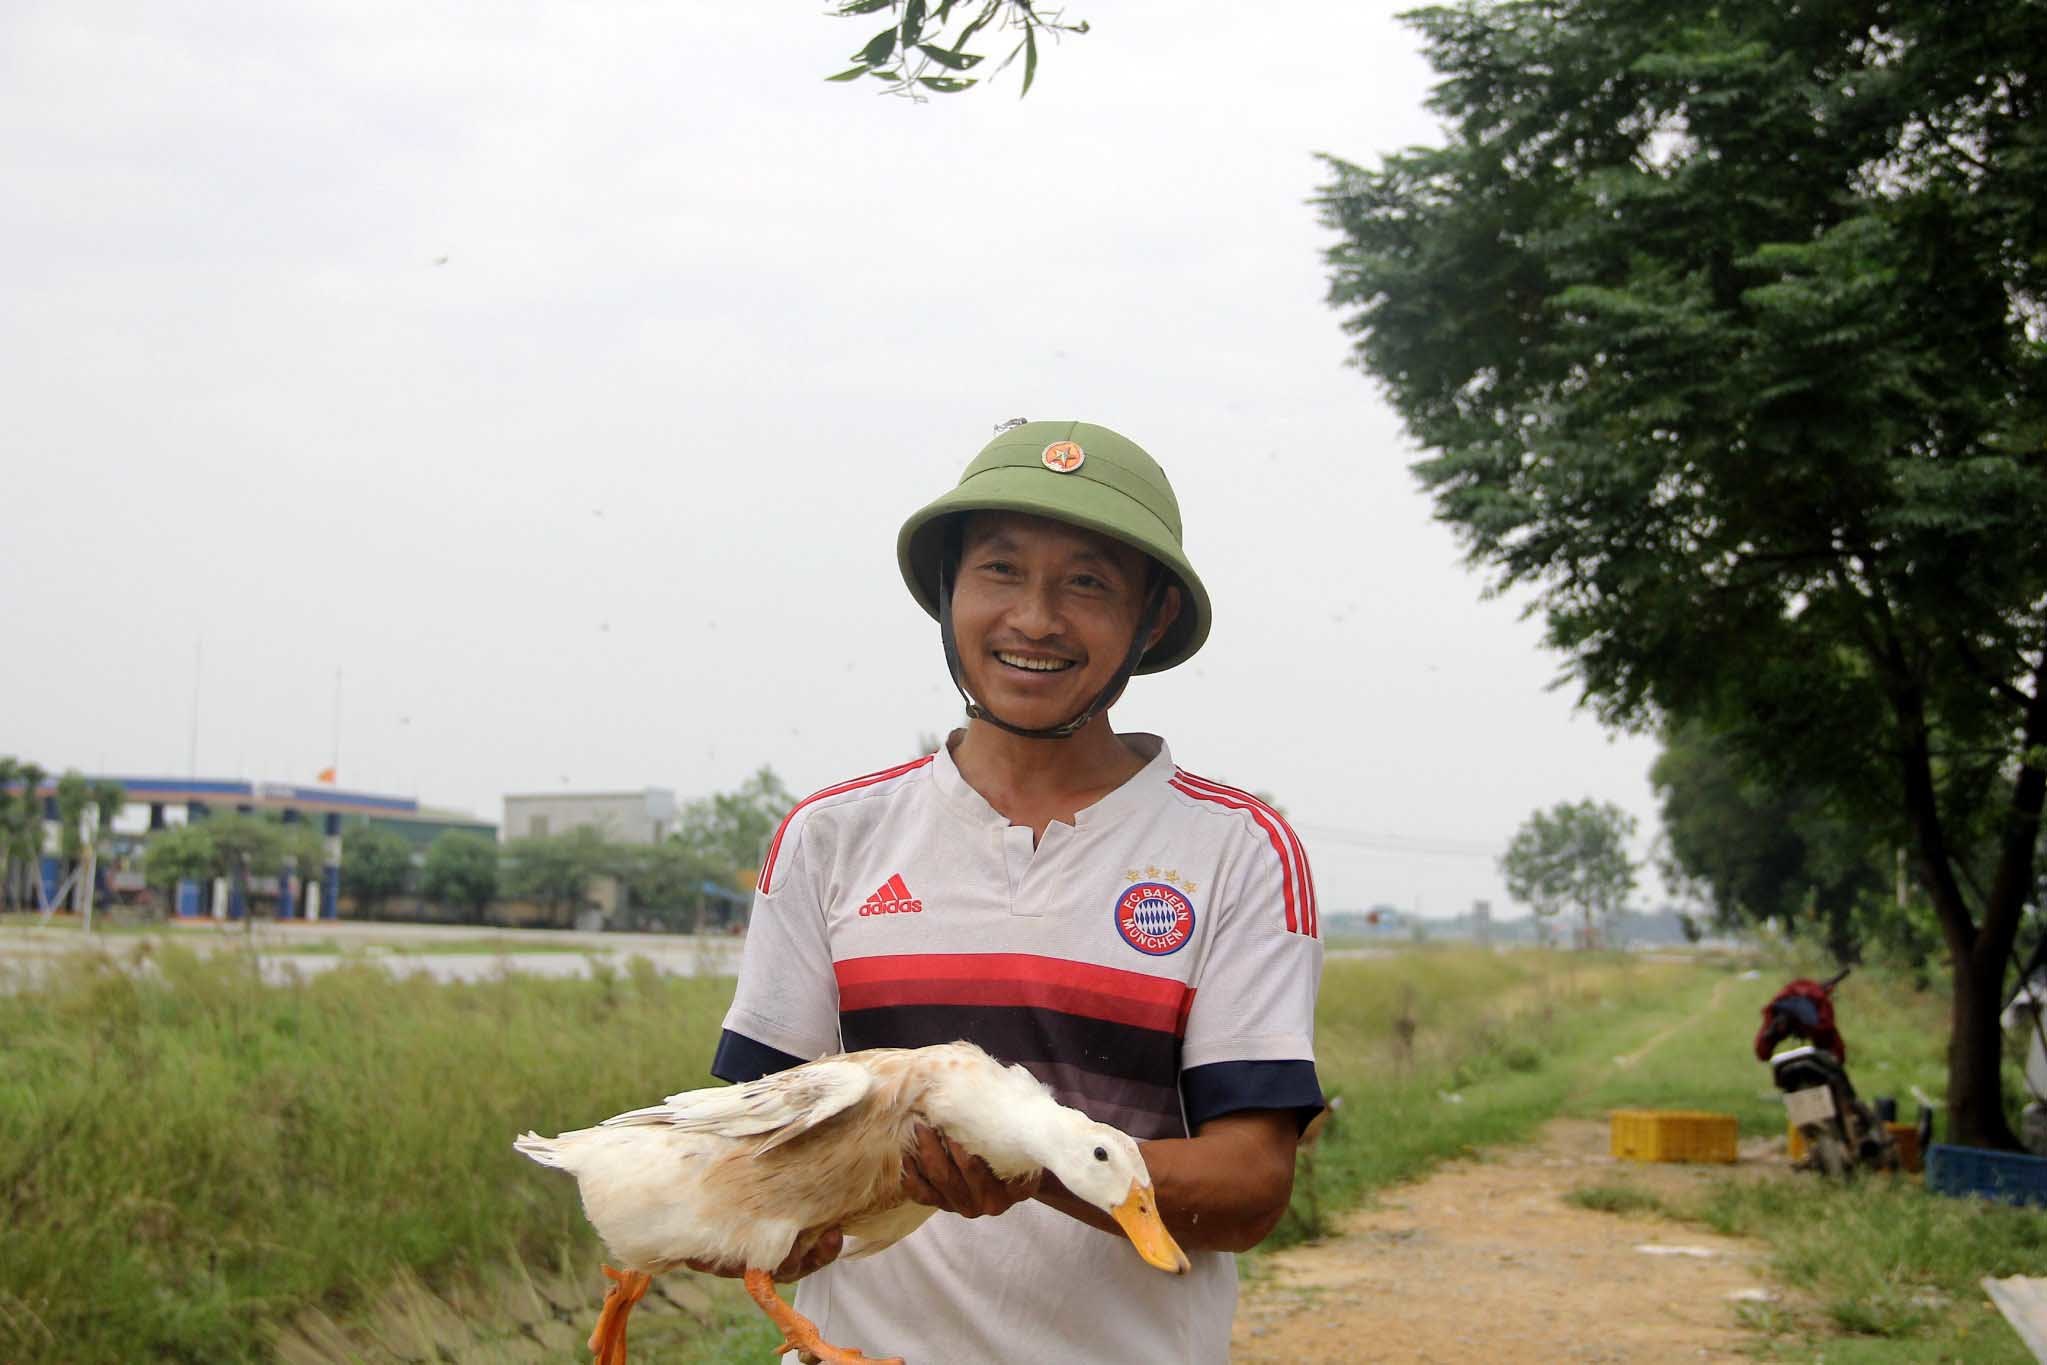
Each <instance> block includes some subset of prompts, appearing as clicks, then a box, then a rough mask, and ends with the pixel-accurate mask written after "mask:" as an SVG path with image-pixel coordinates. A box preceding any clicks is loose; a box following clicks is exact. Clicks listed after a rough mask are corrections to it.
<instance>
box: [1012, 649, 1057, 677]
mask: <svg viewBox="0 0 2047 1365" xmlns="http://www.w3.org/2000/svg"><path fill="white" fill-rule="evenodd" d="M995 658H996V660H997V661H998V662H1001V663H1005V664H1008V665H1009V666H1010V667H1011V668H1021V669H1024V670H1025V671H1027V672H1031V673H1063V672H1065V671H1066V670H1067V669H1069V668H1072V667H1073V660H1071V659H1058V658H1054V657H1052V656H1051V655H1049V654H1012V653H1010V652H1009V651H1008V650H1006V649H998V650H996V651H995Z"/></svg>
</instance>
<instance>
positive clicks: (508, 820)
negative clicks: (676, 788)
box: [500, 787, 675, 844]
mask: <svg viewBox="0 0 2047 1365" xmlns="http://www.w3.org/2000/svg"><path fill="white" fill-rule="evenodd" d="M501 829H502V831H503V832H502V834H501V836H500V837H502V838H504V839H530V838H543V837H545V836H547V835H550V834H566V833H568V832H569V831H570V830H572V829H594V830H596V831H597V832H598V833H599V834H601V835H603V836H604V838H605V839H606V840H607V841H609V842H611V843H615V844H658V843H660V842H661V841H662V840H663V839H666V838H667V837H668V836H669V835H670V834H672V833H674V832H675V793H674V792H672V791H670V790H668V789H667V788H666V787H647V788H645V789H644V790H641V791H636V792H538V793H534V794H532V795H527V796H507V797H506V798H505V819H504V824H503V825H502V826H501Z"/></svg>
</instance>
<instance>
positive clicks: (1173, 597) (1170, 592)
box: [1144, 584, 1180, 652]
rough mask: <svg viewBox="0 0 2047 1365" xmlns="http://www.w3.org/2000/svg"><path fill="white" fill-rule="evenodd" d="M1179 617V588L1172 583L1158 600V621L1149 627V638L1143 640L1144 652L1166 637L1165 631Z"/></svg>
mask: <svg viewBox="0 0 2047 1365" xmlns="http://www.w3.org/2000/svg"><path fill="white" fill-rule="evenodd" d="M1179 618H1180V588H1179V585H1178V584H1172V585H1169V586H1168V587H1167V588H1166V595H1165V596H1164V597H1163V598H1162V599H1160V601H1159V619H1158V623H1157V624H1156V625H1154V626H1153V627H1152V628H1151V638H1150V639H1149V640H1146V641H1145V642H1144V648H1145V650H1146V652H1149V651H1151V650H1152V649H1154V648H1156V647H1157V646H1158V642H1159V641H1161V640H1163V639H1165V638H1166V632H1167V631H1168V630H1170V629H1171V628H1172V625H1173V622H1175V621H1177V620H1178V619H1179Z"/></svg>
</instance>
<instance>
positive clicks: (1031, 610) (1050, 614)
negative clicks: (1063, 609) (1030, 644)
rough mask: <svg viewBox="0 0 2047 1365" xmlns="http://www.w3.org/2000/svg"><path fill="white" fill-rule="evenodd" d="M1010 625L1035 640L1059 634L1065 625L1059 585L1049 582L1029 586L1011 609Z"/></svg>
mask: <svg viewBox="0 0 2047 1365" xmlns="http://www.w3.org/2000/svg"><path fill="white" fill-rule="evenodd" d="M1009 624H1010V625H1011V627H1012V628H1014V629H1015V630H1017V631H1019V632H1021V633H1022V634H1025V635H1028V636H1031V637H1032V638H1033V639H1043V638H1045V637H1046V636H1048V635H1056V634H1058V633H1059V627H1060V626H1061V625H1062V624H1064V623H1063V621H1062V620H1061V618H1060V611H1059V593H1058V591H1057V584H1055V583H1052V582H1049V581H1048V582H1033V583H1030V584H1027V585H1026V586H1025V588H1024V590H1023V591H1022V592H1020V593H1018V594H1017V596H1016V601H1015V603H1014V605H1013V606H1012V607H1011V609H1010V613H1009Z"/></svg>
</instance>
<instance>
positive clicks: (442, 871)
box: [421, 829, 498, 924]
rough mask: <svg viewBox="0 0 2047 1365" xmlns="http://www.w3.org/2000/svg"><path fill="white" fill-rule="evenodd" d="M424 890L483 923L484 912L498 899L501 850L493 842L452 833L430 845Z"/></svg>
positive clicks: (451, 831) (473, 835)
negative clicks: (499, 856) (499, 851)
mask: <svg viewBox="0 0 2047 1365" xmlns="http://www.w3.org/2000/svg"><path fill="white" fill-rule="evenodd" d="M421 887H422V889H423V890H424V891H425V892H426V894H427V896H428V897H429V898H431V899H433V900H436V901H439V902H440V903H442V904H444V905H456V906H460V907H461V908H462V909H463V910H465V911H467V912H468V917H469V919H470V920H472V921H474V922H476V923H479V924H480V923H482V922H483V912H484V910H485V909H486V908H488V907H489V905H490V903H491V902H492V901H494V900H496V899H497V895H498V846H497V842H496V841H495V840H493V839H487V838H485V837H484V836H483V835H481V834H471V833H469V832H468V831H467V830H459V829H451V830H447V831H445V832H443V833H442V834H440V835H439V836H438V837H436V838H435V839H434V841H433V843H431V844H429V845H427V850H426V867H425V872H424V875H423V878H422V881H421Z"/></svg>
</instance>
